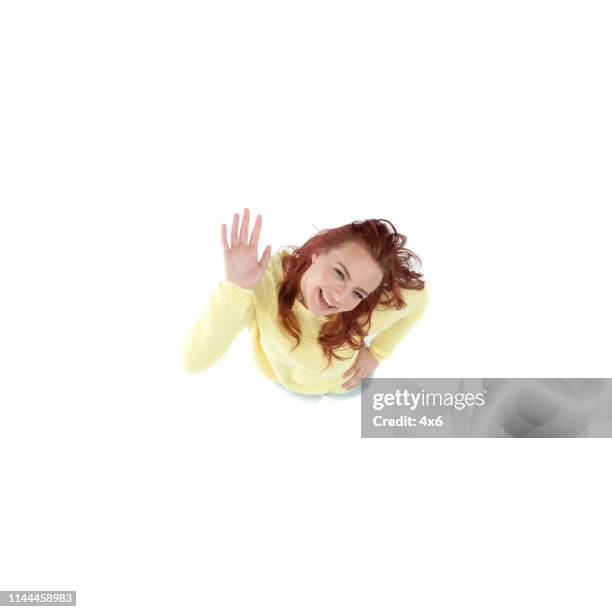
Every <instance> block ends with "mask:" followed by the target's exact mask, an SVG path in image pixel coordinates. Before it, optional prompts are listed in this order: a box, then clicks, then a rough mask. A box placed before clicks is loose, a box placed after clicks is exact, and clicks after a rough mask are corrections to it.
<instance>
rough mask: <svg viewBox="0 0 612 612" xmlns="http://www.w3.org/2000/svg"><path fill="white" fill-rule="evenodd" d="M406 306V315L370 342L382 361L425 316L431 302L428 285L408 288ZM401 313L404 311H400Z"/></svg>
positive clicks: (376, 356) (377, 357)
mask: <svg viewBox="0 0 612 612" xmlns="http://www.w3.org/2000/svg"><path fill="white" fill-rule="evenodd" d="M403 297H404V300H405V302H406V307H405V308H404V309H402V310H404V311H405V314H404V315H401V316H400V318H399V319H398V320H397V321H395V322H394V323H392V324H391V325H390V326H389V327H387V328H386V329H384V330H383V331H381V332H379V333H378V334H377V335H376V336H375V337H374V338H373V339H372V341H371V342H370V346H369V349H370V352H371V353H372V355H373V356H374V358H375V359H376V360H377V361H378V362H380V361H382V360H383V359H386V358H387V357H389V356H390V355H391V353H393V351H395V349H396V348H397V345H398V344H399V343H400V342H401V340H402V338H404V336H406V334H407V333H408V332H409V331H410V330H411V329H412V328H413V327H414V324H415V323H416V322H417V321H418V320H419V319H420V318H421V317H422V316H423V314H424V312H425V309H426V308H427V304H428V302H429V290H428V288H427V285H426V286H425V288H424V289H422V290H420V291H414V290H408V291H407V294H404V296H403ZM399 312H400V313H401V312H402V311H399Z"/></svg>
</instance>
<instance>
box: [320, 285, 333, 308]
mask: <svg viewBox="0 0 612 612" xmlns="http://www.w3.org/2000/svg"><path fill="white" fill-rule="evenodd" d="M319 304H321V308H323V309H324V310H335V309H336V307H335V306H331V305H330V304H328V303H327V301H326V300H325V296H324V295H323V289H319Z"/></svg>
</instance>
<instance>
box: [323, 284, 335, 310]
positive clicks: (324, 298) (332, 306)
mask: <svg viewBox="0 0 612 612" xmlns="http://www.w3.org/2000/svg"><path fill="white" fill-rule="evenodd" d="M321 295H322V296H323V301H324V302H325V303H326V304H327V305H328V306H329V307H330V308H334V305H333V304H330V303H329V302H328V301H327V298H326V297H325V294H324V293H323V289H321Z"/></svg>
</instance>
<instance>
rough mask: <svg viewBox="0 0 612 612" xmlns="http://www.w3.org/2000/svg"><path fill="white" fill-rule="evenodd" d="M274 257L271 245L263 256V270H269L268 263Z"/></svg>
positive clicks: (261, 264)
mask: <svg viewBox="0 0 612 612" xmlns="http://www.w3.org/2000/svg"><path fill="white" fill-rule="evenodd" d="M271 256H272V247H271V246H270V245H268V246H267V247H266V248H265V250H264V252H263V253H262V255H261V260H260V262H259V265H260V266H261V267H262V268H267V267H268V262H269V261H270V257H271Z"/></svg>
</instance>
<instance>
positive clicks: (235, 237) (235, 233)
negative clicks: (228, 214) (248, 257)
mask: <svg viewBox="0 0 612 612" xmlns="http://www.w3.org/2000/svg"><path fill="white" fill-rule="evenodd" d="M238 219H239V217H238V213H234V219H233V221H232V248H233V247H235V246H236V245H237V244H238Z"/></svg>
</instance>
